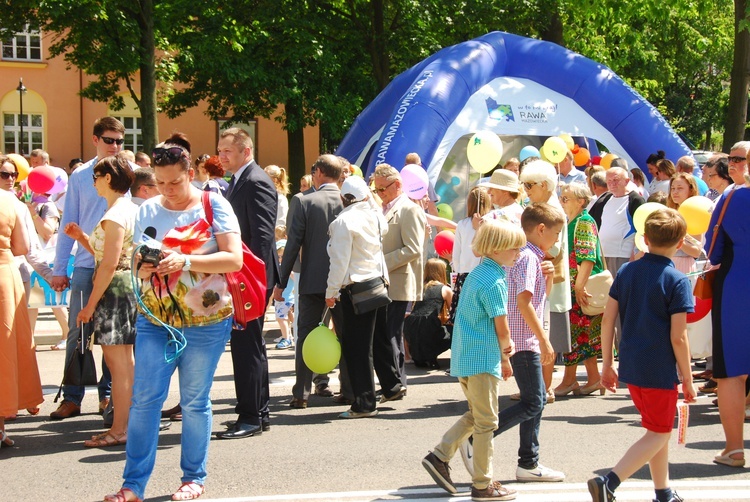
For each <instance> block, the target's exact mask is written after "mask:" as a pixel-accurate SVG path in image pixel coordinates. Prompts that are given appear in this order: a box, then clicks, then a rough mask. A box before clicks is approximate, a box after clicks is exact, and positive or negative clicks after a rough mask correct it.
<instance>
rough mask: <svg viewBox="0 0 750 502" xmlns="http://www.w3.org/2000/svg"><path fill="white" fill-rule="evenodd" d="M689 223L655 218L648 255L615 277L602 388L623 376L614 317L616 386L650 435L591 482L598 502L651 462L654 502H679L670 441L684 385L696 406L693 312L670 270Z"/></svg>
mask: <svg viewBox="0 0 750 502" xmlns="http://www.w3.org/2000/svg"><path fill="white" fill-rule="evenodd" d="M685 233H686V224H685V220H684V219H683V218H682V216H681V215H680V214H679V213H678V212H677V211H675V210H674V209H667V208H665V209H659V210H657V211H655V212H653V213H652V214H651V215H650V216H649V217H648V218H647V219H646V224H645V231H644V237H645V241H646V245H648V248H649V252H648V253H646V255H645V256H644V257H643V258H641V259H640V260H638V261H634V262H630V263H626V264H625V265H623V266H622V268H620V270H619V271H618V272H617V277H616V278H615V281H614V283H613V284H612V288H611V290H610V292H609V296H610V298H609V300H608V302H607V306H606V308H605V310H604V317H603V318H602V358H603V361H604V364H603V367H602V384H603V385H604V387H606V388H607V389H608V390H610V391H611V392H615V391H616V388H617V381H618V375H617V372H616V371H615V369H614V368H613V367H612V360H613V354H612V340H613V338H614V323H615V318H616V317H617V314H618V313H619V314H620V319H621V320H622V339H621V341H620V351H619V354H620V364H619V368H618V369H619V372H620V374H619V379H620V380H622V381H623V382H625V383H627V384H628V390H629V391H630V396H631V398H632V399H633V403H634V404H635V406H636V408H637V409H638V412H639V413H640V414H641V424H642V425H643V427H644V428H645V429H646V434H644V436H643V437H642V438H641V439H639V440H638V441H637V442H636V443H635V444H634V445H633V446H631V447H630V449H629V450H628V451H627V452H626V453H625V456H624V457H622V459H621V460H620V461H619V462H618V463H617V465H616V466H615V467H614V468H612V470H611V471H610V472H609V473H607V475H606V476H598V477H596V478H594V479H590V480H589V481H588V487H589V492H590V493H591V497H592V499H593V501H594V502H609V501H612V500H615V495H614V491H615V490H616V489H617V487H618V486H619V485H620V482H621V481H623V480H625V479H627V478H628V477H630V476H631V475H632V474H633V473H634V472H635V471H637V470H638V469H640V468H641V467H642V466H643V465H644V464H645V463H646V462H648V464H649V468H650V469H651V478H652V480H653V482H654V489H655V490H656V501H657V502H677V501H680V500H682V499H681V498H679V496H678V495H677V493H675V492H674V491H673V490H672V489H671V488H670V487H669V437H670V435H671V433H672V427H673V426H674V419H675V414H676V412H677V398H678V390H677V384H678V383H679V379H678V375H677V370H676V368H675V365H676V366H677V368H678V369H679V372H680V374H681V375H682V394H683V396H684V398H685V402H686V403H692V402H695V389H694V388H693V377H692V375H691V373H690V348H689V346H688V337H687V314H688V313H690V312H693V291H692V287H691V286H690V281H689V279H688V278H687V277H686V276H685V274H683V273H682V272H679V271H678V270H677V269H676V268H675V267H674V264H673V263H672V260H671V258H672V256H674V254H675V252H677V250H678V249H680V247H682V239H683V238H684V237H685Z"/></svg>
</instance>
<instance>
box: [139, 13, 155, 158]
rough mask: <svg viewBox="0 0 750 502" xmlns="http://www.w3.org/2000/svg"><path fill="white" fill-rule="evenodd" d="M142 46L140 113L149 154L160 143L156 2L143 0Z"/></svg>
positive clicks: (141, 20)
mask: <svg viewBox="0 0 750 502" xmlns="http://www.w3.org/2000/svg"><path fill="white" fill-rule="evenodd" d="M140 4H141V14H142V16H141V19H140V20H139V24H140V26H141V44H140V45H141V46H140V51H141V53H140V56H141V58H140V59H141V64H140V74H141V99H140V111H141V120H142V128H141V134H142V135H143V149H144V151H146V152H148V153H149V154H150V153H151V151H152V150H153V149H154V147H155V146H156V145H157V144H158V143H159V138H158V137H159V124H158V121H157V118H156V113H157V105H156V40H155V35H154V2H153V0H141V1H140Z"/></svg>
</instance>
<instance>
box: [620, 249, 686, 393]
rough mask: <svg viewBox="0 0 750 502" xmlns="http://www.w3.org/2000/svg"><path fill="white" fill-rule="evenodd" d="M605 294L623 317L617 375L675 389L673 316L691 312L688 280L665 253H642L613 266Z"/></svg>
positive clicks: (637, 382)
mask: <svg viewBox="0 0 750 502" xmlns="http://www.w3.org/2000/svg"><path fill="white" fill-rule="evenodd" d="M609 296H611V297H612V298H614V299H615V300H617V302H618V304H619V312H620V319H621V320H622V339H621V340H620V349H619V355H620V366H619V377H620V380H622V381H623V382H625V383H629V384H631V385H637V386H639V387H647V388H652V389H674V387H675V385H677V383H678V379H677V369H676V364H677V360H676V358H675V355H674V350H673V349H672V341H671V325H672V324H671V316H672V315H673V314H678V313H680V312H687V313H690V312H693V310H694V307H693V289H692V287H691V286H690V280H689V279H688V278H687V277H686V276H685V274H683V273H682V272H680V271H678V270H677V269H676V268H675V267H674V263H672V260H670V259H669V258H667V257H665V256H661V255H656V254H652V253H646V255H645V256H644V257H643V258H641V259H640V260H637V261H634V262H630V263H626V264H625V265H623V266H622V267H621V268H620V270H619V271H618V272H617V276H616V277H615V280H614V282H613V284H612V288H611V289H610V292H609Z"/></svg>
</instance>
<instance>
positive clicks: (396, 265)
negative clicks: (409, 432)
mask: <svg viewBox="0 0 750 502" xmlns="http://www.w3.org/2000/svg"><path fill="white" fill-rule="evenodd" d="M372 181H373V183H374V185H375V192H376V193H377V195H378V197H380V200H381V201H382V205H383V214H384V215H385V219H386V221H387V222H388V233H387V234H386V235H385V236H384V237H383V254H384V255H385V264H386V267H387V268H388V275H389V277H390V288H389V290H388V291H389V295H390V297H391V300H392V302H391V304H390V305H388V308H387V309H384V310H387V313H386V314H385V315H380V314H379V315H378V318H377V320H376V325H375V340H374V344H389V345H390V346H391V348H392V353H393V358H392V359H391V360H389V361H384V360H379V359H376V360H375V361H374V363H375V372H376V373H377V374H378V380H380V384H381V387H382V390H383V397H382V398H381V401H380V402H381V403H384V402H387V401H395V400H397V399H401V398H403V397H404V395H405V394H406V371H405V368H404V362H405V354H404V337H403V329H404V317H405V316H406V307H407V305H408V303H409V302H413V301H417V300H421V299H422V275H423V268H424V257H423V255H422V250H423V249H424V239H425V228H426V219H425V215H424V210H423V209H422V208H421V207H419V206H418V205H417V204H415V203H414V202H412V201H411V200H410V199H409V198H408V197H407V196H406V194H405V193H404V192H403V189H402V182H401V175H400V174H399V172H398V170H396V169H395V168H394V167H392V166H390V165H388V164H380V165H379V166H377V167H376V168H375V172H374V173H373V175H372ZM394 377H395V378H394Z"/></svg>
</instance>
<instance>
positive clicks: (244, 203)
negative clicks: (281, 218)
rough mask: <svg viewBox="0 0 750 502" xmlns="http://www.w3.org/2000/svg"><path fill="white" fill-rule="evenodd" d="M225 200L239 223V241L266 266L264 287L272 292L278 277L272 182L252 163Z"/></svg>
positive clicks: (273, 188) (275, 196)
mask: <svg viewBox="0 0 750 502" xmlns="http://www.w3.org/2000/svg"><path fill="white" fill-rule="evenodd" d="M227 200H228V201H229V203H230V204H231V205H232V209H234V214H235V215H237V219H238V220H239V222H240V233H241V235H242V242H244V243H245V245H247V247H248V248H250V251H252V252H253V254H254V255H255V256H257V257H258V258H260V259H261V260H263V262H264V263H265V264H266V281H267V283H266V284H267V286H268V288H269V289H272V288H273V285H274V284H276V281H277V279H278V276H279V262H278V257H277V254H276V239H275V236H274V227H275V225H276V206H277V204H278V198H277V195H276V187H274V185H273V181H272V180H271V178H270V177H269V176H268V174H266V172H265V171H264V170H263V169H261V167H260V166H259V165H258V164H256V162H255V161H254V160H253V161H252V162H250V165H248V166H247V167H246V168H245V170H244V171H243V172H242V175H241V176H240V178H239V179H238V180H235V182H234V188H233V190H232V193H231V194H229V196H228V197H227Z"/></svg>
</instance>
